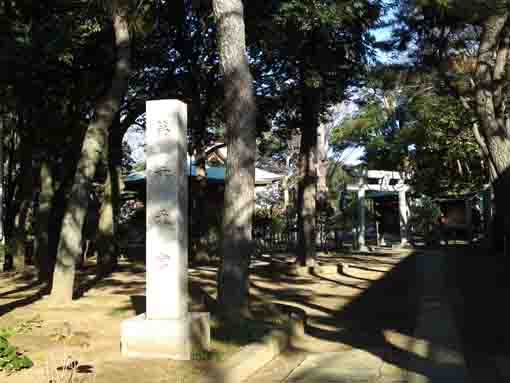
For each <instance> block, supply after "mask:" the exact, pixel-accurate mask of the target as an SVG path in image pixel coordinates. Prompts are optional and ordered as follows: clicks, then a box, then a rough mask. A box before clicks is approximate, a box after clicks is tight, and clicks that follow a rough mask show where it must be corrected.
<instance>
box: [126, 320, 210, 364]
mask: <svg viewBox="0 0 510 383" xmlns="http://www.w3.org/2000/svg"><path fill="white" fill-rule="evenodd" d="M210 344H211V330H210V326H209V313H190V314H189V315H188V316H186V317H184V318H182V319H167V320H165V319H147V318H146V315H145V314H142V315H139V316H137V317H135V318H130V319H127V320H125V321H123V322H122V324H121V353H122V356H125V357H130V358H140V359H173V360H190V359H191V353H192V352H200V351H205V350H209V348H210Z"/></svg>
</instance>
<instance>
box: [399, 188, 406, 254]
mask: <svg viewBox="0 0 510 383" xmlns="http://www.w3.org/2000/svg"><path fill="white" fill-rule="evenodd" d="M398 215H399V217H400V245H402V246H405V245H407V243H408V241H407V218H408V208H407V199H406V191H405V190H400V191H399V192H398Z"/></svg>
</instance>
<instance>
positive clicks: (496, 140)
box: [475, 12, 510, 251]
mask: <svg viewBox="0 0 510 383" xmlns="http://www.w3.org/2000/svg"><path fill="white" fill-rule="evenodd" d="M508 23H509V15H508V13H506V12H505V13H501V14H497V15H493V16H490V17H488V18H487V19H486V20H485V22H484V23H483V31H482V35H481V40H480V47H479V52H478V66H477V69H476V81H477V83H476V110H475V112H476V115H477V118H478V121H479V127H478V126H475V127H477V128H479V130H480V135H479V136H476V135H475V137H476V138H477V140H478V141H479V144H480V141H482V144H481V145H480V146H481V149H482V151H483V152H484V153H486V155H487V157H488V160H489V167H490V169H491V178H492V185H493V190H494V200H495V203H496V212H495V215H494V225H493V227H494V229H495V230H496V231H495V232H494V241H495V243H493V245H494V246H495V249H496V250H498V251H501V250H503V249H504V248H505V244H506V250H507V251H508V248H509V245H510V243H509V242H510V203H509V202H508V193H510V131H509V129H508V127H509V125H510V120H509V118H508V116H507V115H506V112H505V108H504V105H503V104H504V99H503V97H502V92H503V83H504V82H503V81H502V79H503V78H504V75H505V71H506V68H507V66H508V60H509V49H510V46H509V42H508V40H509V38H510V31H509V28H510V26H509V25H508ZM475 133H476V132H475Z"/></svg>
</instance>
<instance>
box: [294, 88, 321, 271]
mask: <svg viewBox="0 0 510 383" xmlns="http://www.w3.org/2000/svg"><path fill="white" fill-rule="evenodd" d="M319 100H320V92H319V91H318V90H317V89H314V88H309V87H307V86H306V85H305V86H303V106H302V108H303V109H302V114H303V128H302V132H301V145H300V150H299V183H298V249H297V260H298V262H299V264H300V265H301V266H313V265H314V264H315V257H316V252H315V239H316V191H317V161H316V155H317V128H318V124H319V113H318V112H319V110H318V108H319Z"/></svg>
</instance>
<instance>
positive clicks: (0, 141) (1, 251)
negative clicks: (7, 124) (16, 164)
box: [0, 112, 5, 272]
mask: <svg viewBox="0 0 510 383" xmlns="http://www.w3.org/2000/svg"><path fill="white" fill-rule="evenodd" d="M3 207H4V116H3V114H2V113H1V112H0V272H2V271H5V270H4V268H5V236H4V209H3Z"/></svg>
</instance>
